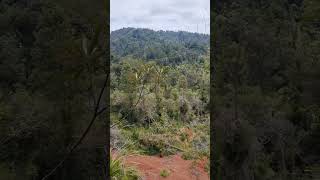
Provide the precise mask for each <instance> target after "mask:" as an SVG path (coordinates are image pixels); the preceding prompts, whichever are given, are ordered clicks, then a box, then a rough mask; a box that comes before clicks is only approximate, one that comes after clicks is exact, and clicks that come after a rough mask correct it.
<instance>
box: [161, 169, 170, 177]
mask: <svg viewBox="0 0 320 180" xmlns="http://www.w3.org/2000/svg"><path fill="white" fill-rule="evenodd" d="M169 175H170V172H169V171H168V170H166V169H162V170H161V171H160V176H161V177H164V178H166V177H168V176H169Z"/></svg>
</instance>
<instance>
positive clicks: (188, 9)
mask: <svg viewBox="0 0 320 180" xmlns="http://www.w3.org/2000/svg"><path fill="white" fill-rule="evenodd" d="M110 9H111V10H110V11H111V13H110V14H111V17H110V21H111V22H110V23H111V31H113V30H117V29H120V28H123V27H141V28H149V29H154V30H172V31H179V30H182V31H189V32H199V33H206V34H209V33H210V0H111V8H110Z"/></svg>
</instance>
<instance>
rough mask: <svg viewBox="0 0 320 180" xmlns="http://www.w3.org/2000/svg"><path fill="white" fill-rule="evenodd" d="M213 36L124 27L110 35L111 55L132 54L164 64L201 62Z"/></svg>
mask: <svg viewBox="0 0 320 180" xmlns="http://www.w3.org/2000/svg"><path fill="white" fill-rule="evenodd" d="M209 39H210V36H209V35H206V34H198V33H190V32H185V31H179V32H174V31H162V30H161V31H154V30H150V29H143V28H122V29H119V30H116V31H112V32H111V35H110V41H111V42H110V48H111V53H112V54H111V55H112V56H114V60H117V59H119V58H121V57H125V56H131V57H133V58H139V59H143V60H148V61H153V60H154V61H156V62H158V63H161V64H166V65H173V64H180V63H181V62H187V61H189V62H193V63H195V62H197V60H199V55H205V54H206V53H207V50H208V48H209Z"/></svg>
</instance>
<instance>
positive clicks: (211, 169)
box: [210, 0, 217, 180]
mask: <svg viewBox="0 0 320 180" xmlns="http://www.w3.org/2000/svg"><path fill="white" fill-rule="evenodd" d="M216 1H217V0H211V1H210V179H211V180H214V179H215V178H214V159H215V157H214V141H215V140H214V138H215V136H214V131H213V130H214V113H213V111H212V110H213V101H214V96H213V95H214V92H213V83H214V53H213V49H214V48H213V47H214V37H213V34H214V28H215V27H213V22H212V21H213V19H214V17H213V16H214V13H213V12H214V11H215V7H216Z"/></svg>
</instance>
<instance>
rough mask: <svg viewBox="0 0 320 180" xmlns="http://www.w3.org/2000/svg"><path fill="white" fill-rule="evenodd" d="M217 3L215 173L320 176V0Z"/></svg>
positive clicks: (283, 178)
mask: <svg viewBox="0 0 320 180" xmlns="http://www.w3.org/2000/svg"><path fill="white" fill-rule="evenodd" d="M214 3H215V4H214V5H215V6H214V7H215V9H214V12H213V17H214V18H213V19H212V22H213V23H212V27H214V29H213V34H212V36H213V41H212V47H211V49H212V51H213V52H212V55H213V57H212V62H211V64H212V66H211V75H212V76H211V79H212V81H211V82H212V84H211V90H212V91H211V98H212V99H211V100H212V102H213V103H212V109H211V113H212V118H213V119H211V122H212V128H211V129H210V130H211V133H212V137H214V138H213V149H212V151H211V152H212V153H213V154H211V156H212V157H213V161H212V162H211V163H212V166H213V170H214V171H213V172H211V173H212V174H213V175H214V176H215V177H216V179H224V180H229V179H230V180H231V179H232V180H235V179H239V180H243V179H261V180H262V179H264V180H268V179H274V180H275V179H281V180H289V179H290V180H295V179H319V167H320V166H319V164H320V154H319V153H320V149H319V147H320V146H319V144H320V143H319V142H320V141H319V140H320V139H319V137H320V136H319V135H320V121H319V119H320V118H319V117H320V114H319V107H320V104H319V90H320V89H319V82H320V81H319V72H320V69H319V67H320V66H319V65H320V64H319V57H320V56H319V55H320V26H319V23H320V18H319V17H320V14H319V12H320V11H319V7H320V6H319V5H320V4H319V1H317V0H304V1H302V0H274V1H251V0H241V1H240V0H236V1H215V2H214Z"/></svg>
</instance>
